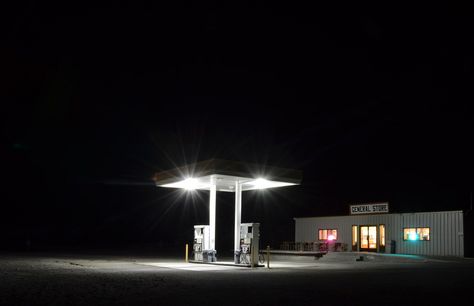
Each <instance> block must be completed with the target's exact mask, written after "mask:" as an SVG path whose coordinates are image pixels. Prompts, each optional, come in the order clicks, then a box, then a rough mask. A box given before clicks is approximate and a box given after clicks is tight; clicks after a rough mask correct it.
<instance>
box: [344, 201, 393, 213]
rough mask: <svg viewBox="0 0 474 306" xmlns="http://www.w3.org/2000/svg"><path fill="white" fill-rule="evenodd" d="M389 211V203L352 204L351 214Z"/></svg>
mask: <svg viewBox="0 0 474 306" xmlns="http://www.w3.org/2000/svg"><path fill="white" fill-rule="evenodd" d="M381 213H388V203H373V204H360V205H351V215H360V214H381Z"/></svg>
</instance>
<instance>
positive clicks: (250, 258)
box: [236, 223, 260, 267]
mask: <svg viewBox="0 0 474 306" xmlns="http://www.w3.org/2000/svg"><path fill="white" fill-rule="evenodd" d="M259 238H260V223H242V224H241V225H240V256H239V258H238V259H237V260H236V261H237V263H240V264H247V265H251V266H252V267H256V266H258V259H259V257H258V255H259V251H260V246H259Z"/></svg>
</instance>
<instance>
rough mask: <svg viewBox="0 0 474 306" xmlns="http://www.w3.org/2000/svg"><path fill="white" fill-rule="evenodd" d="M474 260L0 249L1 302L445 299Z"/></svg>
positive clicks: (464, 293) (468, 277)
mask: <svg viewBox="0 0 474 306" xmlns="http://www.w3.org/2000/svg"><path fill="white" fill-rule="evenodd" d="M473 283H474V260H470V259H462V260H445V259H426V260H419V259H414V260H410V259H403V260H400V261H399V260H396V258H395V259H394V258H391V259H390V260H387V261H383V260H369V261H362V262H355V261H352V260H349V259H345V260H344V259H343V260H339V259H337V258H335V259H334V258H333V259H331V258H329V257H328V259H327V260H318V261H316V260H312V259H310V260H307V259H303V260H297V261H284V260H281V259H280V260H278V261H273V262H272V268H271V269H266V268H258V269H248V268H235V267H225V266H224V267H222V266H209V265H199V264H186V263H184V262H183V260H180V259H177V258H171V257H160V256H113V255H68V254H62V255H59V254H46V253H42V254H28V253H23V254H11V253H10V254H9V253H3V254H2V253H0V305H110V304H114V305H433V304H436V305H446V304H451V305H453V304H461V303H465V302H464V301H469V300H471V297H472V284H473Z"/></svg>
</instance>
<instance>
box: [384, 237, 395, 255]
mask: <svg viewBox="0 0 474 306" xmlns="http://www.w3.org/2000/svg"><path fill="white" fill-rule="evenodd" d="M385 253H389V254H395V253H396V245H395V240H390V242H389V243H388V244H387V247H386V249H385Z"/></svg>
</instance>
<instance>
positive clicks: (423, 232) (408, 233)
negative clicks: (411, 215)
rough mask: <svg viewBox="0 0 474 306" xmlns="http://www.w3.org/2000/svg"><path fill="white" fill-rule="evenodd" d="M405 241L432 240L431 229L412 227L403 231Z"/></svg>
mask: <svg viewBox="0 0 474 306" xmlns="http://www.w3.org/2000/svg"><path fill="white" fill-rule="evenodd" d="M403 240H410V241H414V240H423V241H429V240H430V228H429V227H416V228H415V227H412V228H404V229H403Z"/></svg>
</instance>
